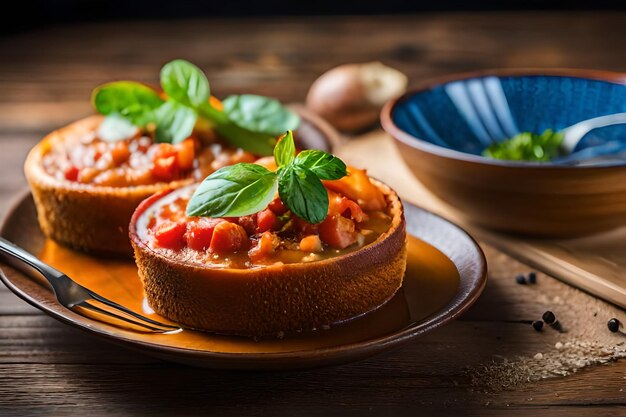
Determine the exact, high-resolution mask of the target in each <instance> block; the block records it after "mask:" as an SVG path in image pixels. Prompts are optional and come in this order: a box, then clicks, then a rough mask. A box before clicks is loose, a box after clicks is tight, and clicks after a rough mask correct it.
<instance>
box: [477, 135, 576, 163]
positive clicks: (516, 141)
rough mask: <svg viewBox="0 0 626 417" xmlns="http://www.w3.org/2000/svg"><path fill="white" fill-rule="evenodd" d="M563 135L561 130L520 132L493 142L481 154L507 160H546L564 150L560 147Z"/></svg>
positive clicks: (560, 153) (560, 154) (561, 153)
mask: <svg viewBox="0 0 626 417" xmlns="http://www.w3.org/2000/svg"><path fill="white" fill-rule="evenodd" d="M564 138H565V136H564V135H563V133H562V132H555V131H553V130H551V129H546V130H544V132H543V133H542V134H540V135H537V134H535V133H531V132H522V133H520V134H518V135H515V136H513V137H512V138H510V139H507V140H505V141H502V142H498V143H494V144H493V145H490V146H489V147H488V148H486V149H485V150H484V151H483V153H482V154H483V156H487V157H489V158H493V159H504V160H508V161H532V162H547V161H550V160H552V159H554V158H557V157H559V156H562V155H563V153H564V151H563V149H562V148H561V145H562V144H563V139H564Z"/></svg>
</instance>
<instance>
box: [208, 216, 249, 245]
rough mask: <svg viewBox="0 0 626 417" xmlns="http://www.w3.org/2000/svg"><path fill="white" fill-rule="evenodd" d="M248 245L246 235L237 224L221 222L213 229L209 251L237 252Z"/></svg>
mask: <svg viewBox="0 0 626 417" xmlns="http://www.w3.org/2000/svg"><path fill="white" fill-rule="evenodd" d="M247 245H248V234H247V233H246V231H245V229H244V228H243V227H241V226H240V225H238V224H235V223H231V222H221V223H219V224H217V225H216V226H215V229H213V237H212V239H211V245H210V246H209V249H210V250H211V252H215V253H229V252H237V251H239V250H241V249H244V248H245V247H247Z"/></svg>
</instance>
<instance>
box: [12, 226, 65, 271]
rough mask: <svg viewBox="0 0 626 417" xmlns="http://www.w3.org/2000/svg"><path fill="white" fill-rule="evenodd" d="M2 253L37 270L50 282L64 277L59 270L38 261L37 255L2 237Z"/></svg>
mask: <svg viewBox="0 0 626 417" xmlns="http://www.w3.org/2000/svg"><path fill="white" fill-rule="evenodd" d="M0 252H2V253H4V254H6V255H10V256H11V257H13V258H15V259H18V260H20V261H22V262H23V263H25V264H27V265H29V266H31V267H33V268H35V269H36V270H37V271H39V272H40V273H41V274H42V275H43V276H44V277H45V278H46V279H47V280H48V281H51V280H55V279H58V278H60V277H62V276H63V273H62V272H61V271H59V270H57V269H54V268H53V267H51V266H50V265H48V264H46V263H44V262H42V261H40V260H39V259H37V257H36V256H35V255H33V254H32V253H30V252H28V251H26V250H25V249H22V248H20V247H19V246H17V245H16V244H15V243H13V242H10V241H8V240H6V239H5V238H3V237H0Z"/></svg>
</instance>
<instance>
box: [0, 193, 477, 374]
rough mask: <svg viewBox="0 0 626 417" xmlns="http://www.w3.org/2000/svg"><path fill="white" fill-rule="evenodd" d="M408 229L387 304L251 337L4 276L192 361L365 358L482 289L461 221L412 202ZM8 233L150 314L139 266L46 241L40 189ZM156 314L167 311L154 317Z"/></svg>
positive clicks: (251, 365)
mask: <svg viewBox="0 0 626 417" xmlns="http://www.w3.org/2000/svg"><path fill="white" fill-rule="evenodd" d="M405 214H406V220H407V229H408V232H409V234H410V237H409V240H408V245H409V261H408V264H407V273H406V275H405V278H404V284H403V286H402V288H401V289H400V290H399V291H398V293H397V294H396V295H395V296H394V298H392V300H391V301H389V302H388V303H387V304H385V305H384V306H383V307H381V308H380V309H378V310H376V311H374V312H372V313H370V314H368V315H366V316H364V317H362V318H359V319H357V320H354V321H352V322H350V323H347V324H344V325H340V326H337V327H334V328H331V329H320V330H318V331H315V332H311V333H306V334H305V333H301V334H288V335H286V336H285V337H283V338H282V339H277V338H271V339H262V340H256V341H255V340H251V339H248V338H242V337H233V336H219V335H212V334H208V333H203V332H197V331H191V330H183V331H182V332H179V333H177V334H169V335H154V334H145V333H141V332H137V331H132V330H129V329H124V328H120V327H117V326H114V325H111V324H107V323H104V322H101V321H96V320H92V319H89V318H86V317H83V316H81V315H78V314H76V313H74V312H73V311H70V310H68V309H66V308H64V307H62V306H61V305H59V304H58V303H57V302H56V300H55V298H54V296H53V294H52V292H51V291H50V290H49V289H48V288H47V286H45V285H43V284H41V280H40V279H39V280H36V279H33V278H34V277H36V276H37V275H36V274H35V273H28V272H20V271H18V270H16V269H14V268H12V267H10V266H9V265H7V264H1V266H2V271H1V272H2V273H1V274H0V278H1V279H2V281H3V282H4V283H5V284H6V286H7V287H8V288H9V289H10V290H11V291H13V292H14V293H15V294H17V295H18V296H19V297H21V298H22V299H24V300H25V301H27V302H28V303H30V304H32V305H33V306H35V307H37V308H39V309H40V310H42V311H43V312H44V313H46V314H48V315H50V316H52V317H54V318H56V319H57V320H60V321H62V322H64V323H67V324H69V325H71V326H74V327H77V328H79V329H81V330H83V331H85V332H87V333H90V334H93V335H95V336H98V337H101V338H103V339H105V340H107V341H110V342H112V343H116V344H119V345H122V346H126V347H128V348H131V349H135V350H139V351H142V352H144V353H146V354H148V355H152V356H156V357H159V358H162V359H166V360H171V361H175V362H181V363H185V364H190V365H195V366H204V367H211V368H229V369H287V368H309V367H315V366H323V365H331V364H338V363H345V362H350V361H354V360H358V359H363V358H366V357H368V356H371V355H374V354H376V353H380V352H383V351H386V350H389V349H391V348H393V347H396V346H399V345H401V344H403V343H406V342H408V341H409V340H411V339H413V338H415V337H418V336H421V335H423V334H425V333H427V332H429V331H431V330H433V329H435V328H437V327H439V326H442V325H444V324H445V323H447V322H449V321H451V320H453V319H455V318H456V317H458V316H459V315H460V314H462V313H463V312H464V311H465V310H467V309H468V308H469V306H470V305H472V303H473V302H474V301H476V299H477V298H478V296H479V295H480V293H481V292H482V290H483V287H484V285H485V282H486V271H487V268H486V262H485V257H484V255H483V253H482V251H481V249H480V248H479V247H478V245H477V244H476V242H475V241H474V240H473V239H472V238H471V237H470V236H469V235H467V234H466V233H465V232H464V231H463V230H462V229H460V228H459V227H457V226H455V225H454V224H452V223H450V222H448V221H446V220H444V219H442V218H441V217H438V216H436V215H434V214H432V213H429V212H427V211H425V210H423V209H420V208H417V207H415V206H412V205H409V204H407V205H405ZM0 234H1V235H2V236H3V237H5V238H7V239H9V240H11V241H13V242H15V243H16V244H18V245H20V246H22V247H23V248H25V249H26V250H28V251H30V252H32V253H34V254H37V255H38V256H39V257H40V258H41V259H43V260H44V261H45V262H47V263H49V264H51V265H53V266H55V267H56V268H58V269H60V270H62V271H63V272H65V273H67V274H68V275H69V276H70V277H72V278H73V279H75V280H76V281H77V282H79V283H81V284H83V285H85V286H87V287H88V288H90V289H92V290H95V291H96V292H98V293H100V294H101V295H103V296H105V297H108V298H109V299H112V300H115V301H118V302H120V303H122V304H125V305H127V306H128V307H130V308H132V309H134V310H136V311H140V312H142V313H143V314H146V315H151V314H153V313H152V312H151V310H150V308H149V306H148V305H147V303H145V302H144V297H143V292H142V289H141V283H140V281H139V278H138V276H137V269H136V267H135V265H134V263H132V262H129V261H123V260H110V259H109V260H105V259H99V258H94V257H90V256H88V255H85V254H82V253H78V252H74V251H72V250H70V249H67V248H64V247H61V246H59V245H57V244H55V243H54V242H52V241H49V240H46V239H45V238H44V236H43V235H42V234H41V231H40V230H39V226H38V225H37V218H36V214H35V207H34V203H33V200H32V196H31V195H30V194H29V193H25V194H24V195H23V196H22V197H21V198H20V199H19V200H18V202H17V204H15V206H14V207H13V209H12V210H10V211H9V213H8V215H7V216H6V217H5V219H4V222H3V224H2V228H1V229H0ZM153 317H154V318H157V319H159V320H162V318H160V317H158V316H156V315H154V314H153Z"/></svg>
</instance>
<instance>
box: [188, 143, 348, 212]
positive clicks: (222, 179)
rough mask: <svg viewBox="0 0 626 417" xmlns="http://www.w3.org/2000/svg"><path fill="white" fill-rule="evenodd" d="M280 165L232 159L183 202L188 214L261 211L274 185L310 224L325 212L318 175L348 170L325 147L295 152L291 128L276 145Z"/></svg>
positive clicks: (272, 194)
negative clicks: (273, 168)
mask: <svg viewBox="0 0 626 417" xmlns="http://www.w3.org/2000/svg"><path fill="white" fill-rule="evenodd" d="M274 159H275V161H276V165H277V166H278V170H277V171H276V172H272V171H270V170H268V169H266V168H265V167H262V166H261V165H257V164H243V163H242V164H236V165H231V166H226V167H223V168H220V169H218V170H217V171H215V172H214V173H213V174H211V175H209V176H208V177H207V178H205V179H204V181H202V183H201V184H200V185H199V186H198V188H197V189H196V191H195V192H194V194H193V196H192V197H191V199H190V200H189V203H188V204H187V215H188V216H206V217H238V216H246V215H249V214H254V213H257V212H259V211H261V210H263V209H264V208H265V207H267V205H268V204H269V203H270V202H271V201H272V200H273V199H274V197H275V195H276V190H278V195H279V196H280V199H281V200H282V202H283V204H284V205H285V206H287V208H288V209H289V210H291V212H293V213H294V214H295V215H296V216H298V217H300V218H302V219H304V220H306V221H307V222H309V223H313V224H315V223H319V222H321V221H323V220H324V219H325V218H326V215H327V213H328V192H327V191H326V188H325V187H324V185H323V184H322V181H321V180H337V179H339V178H342V177H344V176H346V175H347V171H346V164H345V163H344V162H343V161H342V160H341V159H339V158H337V157H336V156H333V155H331V154H328V153H326V152H323V151H317V150H306V151H302V152H300V153H299V154H298V155H297V156H296V148H295V144H294V141H293V134H292V132H291V131H287V133H286V134H285V135H284V136H283V137H282V138H281V139H280V140H279V141H278V143H277V144H276V147H275V148H274Z"/></svg>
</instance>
